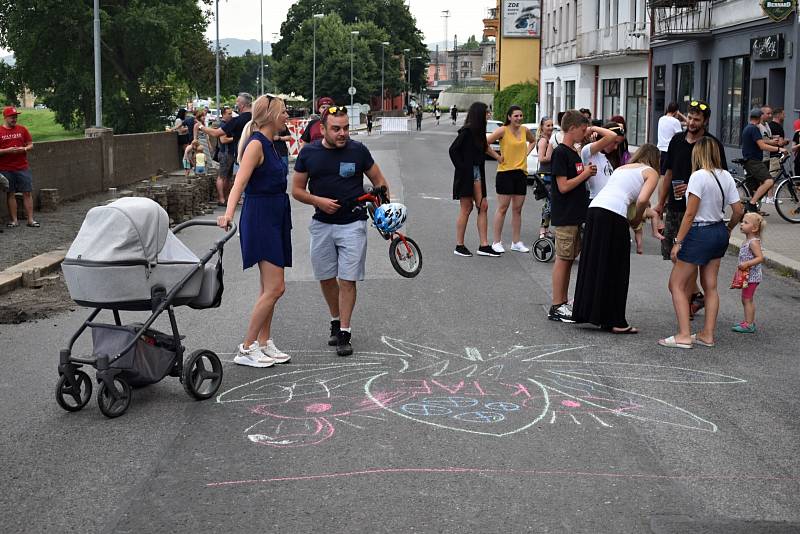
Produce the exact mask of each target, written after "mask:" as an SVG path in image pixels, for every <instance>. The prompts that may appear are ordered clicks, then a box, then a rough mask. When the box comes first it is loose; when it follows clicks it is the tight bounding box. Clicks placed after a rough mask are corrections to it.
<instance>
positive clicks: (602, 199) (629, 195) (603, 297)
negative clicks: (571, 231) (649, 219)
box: [572, 141, 659, 334]
mask: <svg viewBox="0 0 800 534" xmlns="http://www.w3.org/2000/svg"><path fill="white" fill-rule="evenodd" d="M598 142H599V141H598ZM658 158H659V153H658V148H656V146H655V145H652V144H649V143H646V144H644V145H642V146H641V148H639V150H637V151H636V154H635V155H634V156H633V157H632V158H631V163H630V164H628V165H623V166H622V167H619V168H618V169H615V170H614V173H613V174H612V175H611V177H610V178H609V180H608V183H607V184H606V185H605V187H603V188H602V189H601V190H600V191H599V192H598V194H597V196H595V197H594V200H592V202H591V204H589V210H588V211H587V214H586V227H585V230H584V235H583V250H582V251H581V259H580V264H579V267H578V278H577V281H576V282H575V305H574V307H573V312H572V320H573V321H575V322H576V323H592V324H595V325H597V326H599V327H601V328H603V329H605V330H608V331H609V332H611V333H613V334H636V333H638V332H639V331H638V330H637V329H636V328H634V327H632V326H631V325H630V324H628V321H627V318H626V315H625V308H626V305H627V300H628V284H629V281H630V270H631V265H630V263H631V260H630V257H631V256H630V254H631V240H630V229H631V226H638V225H639V223H640V222H641V221H642V218H643V217H644V212H645V210H646V209H647V207H648V206H649V205H650V197H651V196H652V194H653V192H654V191H655V190H656V187H657V186H658V178H659V174H658V168H659V163H658ZM631 204H633V205H635V206H636V208H635V211H634V215H633V220H630V221H629V220H628V207H629V206H630V205H631Z"/></svg>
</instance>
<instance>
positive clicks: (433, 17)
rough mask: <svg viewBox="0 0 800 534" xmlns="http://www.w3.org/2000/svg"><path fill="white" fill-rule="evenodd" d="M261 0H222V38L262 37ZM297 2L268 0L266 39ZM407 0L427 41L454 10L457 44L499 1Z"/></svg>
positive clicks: (478, 30)
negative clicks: (446, 11)
mask: <svg viewBox="0 0 800 534" xmlns="http://www.w3.org/2000/svg"><path fill="white" fill-rule="evenodd" d="M259 3H260V0H219V36H220V38H221V39H224V38H226V37H232V38H237V39H259V38H260V32H261V25H260V23H259ZM294 3H295V2H293V1H291V0H264V41H270V42H274V41H277V40H278V39H276V38H275V37H274V36H273V34H274V33H278V32H280V29H281V24H282V23H283V21H284V20H286V13H287V12H288V11H289V7H290V6H291V5H292V4H294ZM407 3H410V4H411V14H412V15H413V16H414V18H415V19H416V20H417V27H418V28H419V29H420V30H422V33H423V34H424V38H423V41H424V42H440V41H444V40H445V31H444V19H443V18H442V11H443V10H449V11H450V17H449V19H448V21H447V34H448V37H447V41H448V43H449V46H450V47H452V46H453V44H452V43H453V35H454V34H455V35H458V42H460V43H463V42H464V41H466V40H467V38H468V37H469V36H470V35H475V37H476V38H477V39H478V40H479V41H480V39H481V36H482V32H483V18H484V17H485V16H486V13H487V9H489V8H490V7H494V6H495V5H496V4H495V1H494V0H407ZM212 9H213V6H212ZM215 31H216V30H215V24H214V21H213V20H212V21H211V24H209V26H208V29H207V31H206V37H208V38H209V39H211V40H212V41H213V40H214V37H215ZM8 53H9V52H8V51H7V50H3V49H2V48H0V56H5V55H7V54H8Z"/></svg>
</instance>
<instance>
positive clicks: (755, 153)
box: [741, 108, 785, 212]
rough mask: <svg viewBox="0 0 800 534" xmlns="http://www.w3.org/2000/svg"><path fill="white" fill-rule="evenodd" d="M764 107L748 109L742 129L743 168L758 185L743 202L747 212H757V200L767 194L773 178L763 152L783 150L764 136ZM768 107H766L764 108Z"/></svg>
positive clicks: (766, 157)
mask: <svg viewBox="0 0 800 534" xmlns="http://www.w3.org/2000/svg"><path fill="white" fill-rule="evenodd" d="M764 109H765V108H761V109H759V108H753V109H751V110H750V123H749V124H748V125H747V126H745V128H744V130H742V135H741V140H742V141H741V142H742V157H743V158H744V159H745V162H744V165H743V167H744V170H745V171H746V172H747V174H749V175H750V176H751V177H752V179H754V180H755V181H756V182H757V183H759V184H760V185H759V186H758V189H756V190H755V191H753V193H752V195H751V196H750V201H749V202H746V203H745V208H746V209H747V211H748V212H751V211H752V212H758V202H759V200H761V197H763V196H764V195H766V194H767V192H768V191H769V190H770V188H771V187H772V185H773V184H774V183H775V180H774V179H773V177H772V176H771V174H770V170H769V161H770V158H769V157H768V156H765V155H764V152H785V149H783V148H780V147H779V146H777V144H776V143H775V142H774V141H773V140H772V139H770V138H768V137H766V136H767V135H768V134H767V133H766V132H765V129H764V128H763V126H764V123H763V121H764ZM766 109H768V108H766Z"/></svg>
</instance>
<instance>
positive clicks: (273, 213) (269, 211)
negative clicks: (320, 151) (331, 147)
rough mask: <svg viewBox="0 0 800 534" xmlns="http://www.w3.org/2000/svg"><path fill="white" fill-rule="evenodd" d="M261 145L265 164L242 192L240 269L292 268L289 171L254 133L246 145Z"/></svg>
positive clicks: (261, 135)
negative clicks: (264, 265) (258, 265)
mask: <svg viewBox="0 0 800 534" xmlns="http://www.w3.org/2000/svg"><path fill="white" fill-rule="evenodd" d="M256 141H258V142H260V143H261V149H262V151H263V153H264V162H263V163H262V164H261V165H260V166H259V167H256V168H255V169H254V170H253V175H252V176H251V177H250V181H249V182H247V187H245V190H244V193H245V196H244V205H243V206H242V214H241V216H240V217H239V234H240V242H241V245H242V267H243V269H247V268H249V267H252V266H253V265H255V264H256V263H258V262H259V261H268V262H269V263H271V264H273V265H276V266H278V267H291V266H292V235H291V234H292V215H291V211H290V208H289V195H287V194H286V186H287V180H286V174H287V173H288V171H289V169H288V167H287V165H286V163H284V162H283V160H282V159H281V157H280V156H279V155H278V153H277V152H276V151H275V147H274V146H273V145H272V141H270V140H269V139H267V138H266V137H265V136H264V134H262V133H261V132H255V133H253V135H252V136H251V137H250V139H249V141H248V144H250V143H252V142H256Z"/></svg>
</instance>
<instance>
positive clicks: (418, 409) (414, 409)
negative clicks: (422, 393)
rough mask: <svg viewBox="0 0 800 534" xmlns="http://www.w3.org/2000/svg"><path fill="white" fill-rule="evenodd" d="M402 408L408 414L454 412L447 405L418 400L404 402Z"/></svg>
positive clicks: (443, 413) (444, 413)
mask: <svg viewBox="0 0 800 534" xmlns="http://www.w3.org/2000/svg"><path fill="white" fill-rule="evenodd" d="M401 409H402V410H403V411H404V412H406V413H408V414H411V415H421V416H429V415H449V414H450V413H452V410H450V409H449V408H446V407H445V406H438V405H435V404H421V403H416V402H414V403H409V404H404V405H403V407H402V408H401Z"/></svg>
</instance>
